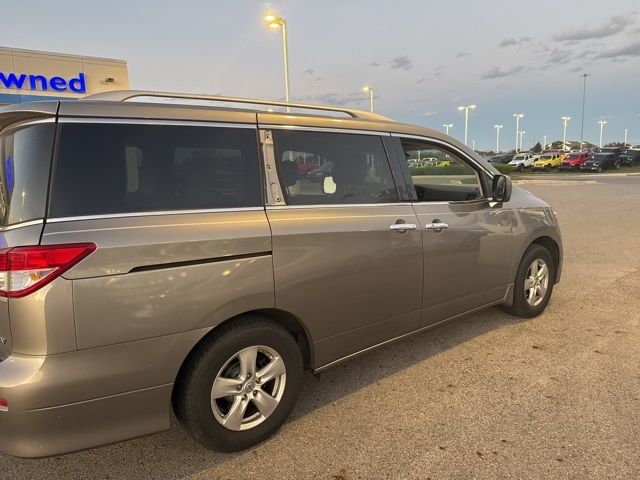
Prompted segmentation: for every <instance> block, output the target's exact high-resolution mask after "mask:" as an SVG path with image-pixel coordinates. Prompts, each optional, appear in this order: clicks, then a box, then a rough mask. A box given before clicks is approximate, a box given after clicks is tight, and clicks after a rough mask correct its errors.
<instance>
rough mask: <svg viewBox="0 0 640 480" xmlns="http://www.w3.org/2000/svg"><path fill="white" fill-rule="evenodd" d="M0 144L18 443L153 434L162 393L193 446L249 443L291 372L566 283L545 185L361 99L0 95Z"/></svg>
mask: <svg viewBox="0 0 640 480" xmlns="http://www.w3.org/2000/svg"><path fill="white" fill-rule="evenodd" d="M148 97H163V98H173V99H174V100H175V101H173V102H164V103H161V102H157V101H156V102H148V101H147V98H148ZM176 99H177V100H176ZM190 99H197V100H208V101H210V102H211V103H213V104H215V102H227V103H224V105H225V106H224V107H222V108H221V107H215V106H204V105H202V103H200V104H199V105H188V101H189V100H190ZM230 101H232V102H235V103H236V104H238V105H242V104H251V105H252V106H249V108H252V109H247V108H245V109H242V108H228V106H227V105H228V102H230ZM245 106H247V105H245ZM262 106H264V110H262V109H261V108H262ZM283 106H289V107H290V108H293V111H292V112H290V113H286V112H273V111H269V110H270V109H271V108H277V107H283ZM267 107H270V108H269V109H268V108H267ZM0 156H1V160H2V161H1V163H0V222H1V228H0V240H1V242H2V248H1V249H0V272H1V275H0V450H1V451H2V452H5V453H8V454H11V455H17V456H24V457H39V456H47V455H56V454H61V453H66V452H71V451H75V450H80V449H85V448H88V447H94V446H97V445H103V444H106V443H110V442H115V441H120V440H125V439H129V438H133V437H137V436H140V435H146V434H149V433H153V432H158V431H161V430H165V429H167V428H169V419H170V413H171V410H172V409H173V410H174V411H175V413H176V415H177V417H178V418H179V419H180V421H181V422H182V424H183V425H184V426H185V427H186V428H187V429H188V430H189V432H190V433H191V434H192V435H193V437H194V438H195V439H197V440H198V441H199V442H201V443H202V444H203V445H205V446H207V447H209V448H212V449H216V450H220V451H236V450H241V449H245V448H247V447H250V446H252V445H255V444H256V443H258V442H261V441H262V440H264V439H266V438H267V437H269V436H270V435H272V434H273V433H274V432H275V431H276V430H277V429H278V428H279V427H280V426H281V425H282V424H283V423H284V422H285V420H286V418H287V416H288V415H289V412H290V411H291V409H292V407H293V405H294V402H295V401H296V397H297V396H298V392H299V391H300V386H301V383H302V378H303V372H304V371H305V370H306V371H310V372H319V371H322V370H324V369H326V368H329V367H331V366H333V365H336V364H337V363H339V362H342V361H344V360H346V359H349V358H351V357H353V356H354V355H357V354H360V353H363V352H366V351H368V350H370V349H372V348H374V347H376V346H378V345H381V344H384V343H388V342H389V341H391V340H394V339H399V338H403V337H405V336H407V335H409V334H412V333H415V332H420V331H423V330H425V329H429V328H431V327H433V326H435V325H438V324H440V323H442V322H445V321H448V320H451V319H454V318H456V317H459V316H461V315H465V314H468V313H471V312H474V311H477V310H479V309H482V308H486V307H489V306H492V305H503V306H504V307H505V308H506V309H507V311H509V312H510V313H512V314H513V315H518V316H522V317H533V316H535V315H538V314H540V313H542V312H543V311H544V309H545V307H546V306H547V304H548V302H549V299H550V297H551V293H552V290H553V287H554V285H555V284H556V283H557V282H558V281H559V280H560V274H561V270H562V242H561V237H560V231H559V228H558V224H557V221H556V218H555V216H554V213H553V211H552V210H551V208H550V207H549V206H548V205H547V204H546V203H545V202H543V201H542V200H539V199H537V198H535V197H534V196H532V195H531V194H530V193H528V192H526V191H524V190H520V189H518V188H515V187H514V188H512V186H511V181H510V179H509V177H507V176H504V175H500V174H499V173H498V172H497V171H496V170H495V169H494V168H493V167H491V166H490V165H489V164H488V163H486V162H485V161H484V160H482V159H481V158H480V157H479V156H477V155H476V154H475V153H474V152H473V151H471V150H470V149H468V148H467V147H465V146H464V145H462V144H460V143H459V142H458V141H456V140H454V139H453V138H451V137H449V136H445V135H443V134H441V133H439V132H437V131H434V130H429V129H425V128H421V127H417V126H411V125H403V124H400V123H396V122H394V121H392V120H390V119H388V118H386V117H383V116H381V115H377V114H373V113H368V112H360V111H356V110H350V109H339V108H332V107H325V106H310V105H293V104H289V105H286V104H283V103H278V102H267V101H261V100H245V99H229V98H221V97H206V96H198V95H191V96H190V95H180V94H171V93H154V92H143V91H123V92H110V93H106V94H99V95H95V96H93V97H87V98H86V99H83V100H79V101H68V102H54V101H51V102H42V103H33V104H21V105H14V106H10V107H5V108H2V109H0ZM417 157H419V158H435V159H437V164H436V165H435V166H430V167H424V166H417V165H410V164H409V162H408V161H407V159H408V158H417ZM310 165H312V166H315V165H317V168H318V169H321V172H323V173H322V175H321V176H320V178H317V179H315V178H314V179H313V181H312V180H311V179H310V178H309V177H308V175H307V172H308V171H309V168H311V167H310Z"/></svg>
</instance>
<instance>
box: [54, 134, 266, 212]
mask: <svg viewBox="0 0 640 480" xmlns="http://www.w3.org/2000/svg"><path fill="white" fill-rule="evenodd" d="M261 204H262V194H261V188H260V176H259V163H258V154H257V143H256V132H255V131H254V130H252V129H244V128H223V127H191V126H171V125H135V124H132V125H122V124H62V126H61V133H60V140H59V148H58V155H57V160H56V163H55V168H54V179H53V184H52V194H51V216H53V217H69V216H79V215H95V214H109V213H129V212H146V211H154V210H156V211H159V210H196V209H211V208H230V207H252V206H259V205H261Z"/></svg>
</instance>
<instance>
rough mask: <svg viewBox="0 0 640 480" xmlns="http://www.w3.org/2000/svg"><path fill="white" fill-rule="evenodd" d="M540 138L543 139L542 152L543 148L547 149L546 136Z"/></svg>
mask: <svg viewBox="0 0 640 480" xmlns="http://www.w3.org/2000/svg"><path fill="white" fill-rule="evenodd" d="M542 137H543V138H544V145H542V150H544V149H545V148H547V136H546V135H543V136H542Z"/></svg>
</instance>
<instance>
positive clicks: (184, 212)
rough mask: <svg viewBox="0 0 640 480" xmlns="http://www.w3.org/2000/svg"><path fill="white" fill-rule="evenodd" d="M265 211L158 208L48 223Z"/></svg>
mask: <svg viewBox="0 0 640 480" xmlns="http://www.w3.org/2000/svg"><path fill="white" fill-rule="evenodd" d="M238 212H264V207H236V208H206V209H196V210H158V211H151V212H129V213H106V214H102V215H78V216H75V217H55V218H48V219H47V223H62V222H76V221H83V220H106V219H113V218H131V217H133V218H135V217H158V216H162V215H194V214H202V213H238Z"/></svg>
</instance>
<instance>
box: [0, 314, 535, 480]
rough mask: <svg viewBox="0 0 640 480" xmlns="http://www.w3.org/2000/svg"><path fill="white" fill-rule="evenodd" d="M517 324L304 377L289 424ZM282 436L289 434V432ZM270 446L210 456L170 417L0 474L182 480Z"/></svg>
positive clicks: (408, 343) (426, 340)
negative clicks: (132, 435)
mask: <svg viewBox="0 0 640 480" xmlns="http://www.w3.org/2000/svg"><path fill="white" fill-rule="evenodd" d="M522 321H523V320H522V319H519V318H515V317H511V316H509V315H507V314H506V313H504V312H503V311H502V310H500V309H499V308H491V309H488V310H485V311H481V312H478V313H475V314H472V315H469V316H466V317H463V318H460V319H456V320H454V321H452V322H449V323H446V324H444V325H440V326H437V327H435V328H433V329H431V330H427V331H424V332H421V333H418V334H416V335H413V336H411V337H408V338H405V339H402V340H399V341H397V342H392V343H390V344H388V345H386V346H384V347H381V348H378V349H376V350H373V351H371V352H367V353H366V354H364V355H362V356H360V357H358V358H355V359H353V360H350V361H347V362H345V363H343V364H341V365H338V366H336V367H334V368H332V369H330V370H328V371H327V372H325V373H322V374H321V375H320V376H319V377H317V376H313V375H311V374H307V375H306V376H305V379H304V385H303V390H302V393H301V395H300V399H299V401H298V404H297V406H296V408H295V409H294V411H293V413H292V415H291V417H290V418H289V422H295V421H296V420H298V419H301V418H302V417H304V416H305V415H307V414H309V413H312V412H313V411H314V410H317V409H319V408H322V407H323V406H326V405H329V404H331V403H333V402H335V401H338V400H340V399H341V398H344V397H346V396H348V395H350V394H352V393H353V392H355V391H358V390H360V389H362V388H366V387H368V386H370V385H372V384H375V383H377V382H379V381H382V380H384V379H385V378H388V377H390V376H392V375H394V374H395V373H397V372H400V371H402V370H405V369H407V368H410V367H412V366H413V365H416V364H418V363H421V362H424V361H428V360H429V358H430V357H433V356H436V355H438V354H439V353H441V352H444V351H446V350H448V349H451V348H454V347H456V346H457V345H460V344H462V343H465V342H467V341H469V340H472V339H474V338H476V337H480V336H482V335H483V334H485V333H487V332H490V331H493V330H496V329H499V328H501V327H504V326H506V325H510V324H513V323H521V322H522ZM293 428H295V426H294V427H293ZM281 434H283V435H284V434H288V435H291V430H290V431H289V432H285V433H281ZM294 435H295V433H294ZM269 443H270V441H267V442H265V444H262V445H259V446H257V447H255V448H254V449H252V450H249V451H245V452H240V453H236V454H220V453H215V452H210V451H208V450H206V449H204V448H203V447H201V446H200V445H199V444H197V443H196V442H195V441H194V440H192V439H191V437H190V436H189V435H188V434H187V432H186V431H185V430H184V429H183V428H182V427H181V426H180V425H179V424H178V423H177V421H176V420H175V418H173V419H172V426H171V429H170V430H168V431H166V432H162V433H159V434H155V435H150V436H146V437H142V438H138V439H135V440H130V441H127V442H123V443H117V444H114V445H108V446H104V447H100V448H95V449H92V450H87V451H83V452H78V453H74V454H69V455H64V456H59V457H52V458H46V459H17V458H13V457H8V456H4V455H0V471H2V472H3V477H4V478H21V479H30V478H34V479H35V478H37V479H41V478H43V477H42V475H43V472H46V473H47V475H46V478H48V479H54V478H65V479H68V478H105V479H119V478H127V479H133V478H158V479H160V478H162V479H174V478H184V477H186V476H189V475H192V474H196V473H198V472H200V471H202V470H206V469H208V468H211V467H214V466H216V465H220V464H224V463H226V462H228V461H230V460H232V459H234V458H235V457H238V456H246V458H247V461H250V460H251V457H252V455H255V454H256V450H259V449H261V448H267V446H268V444H269ZM230 475H232V472H230Z"/></svg>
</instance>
